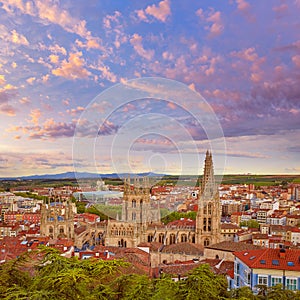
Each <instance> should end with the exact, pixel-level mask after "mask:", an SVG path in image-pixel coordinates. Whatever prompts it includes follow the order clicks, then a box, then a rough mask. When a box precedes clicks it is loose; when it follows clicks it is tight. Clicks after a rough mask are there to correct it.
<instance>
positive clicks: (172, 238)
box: [170, 233, 176, 245]
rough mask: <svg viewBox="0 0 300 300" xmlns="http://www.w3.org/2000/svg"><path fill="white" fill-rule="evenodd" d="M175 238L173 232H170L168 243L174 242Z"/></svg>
mask: <svg viewBox="0 0 300 300" xmlns="http://www.w3.org/2000/svg"><path fill="white" fill-rule="evenodd" d="M175 239H176V237H175V234H174V233H172V234H170V245H172V244H175Z"/></svg>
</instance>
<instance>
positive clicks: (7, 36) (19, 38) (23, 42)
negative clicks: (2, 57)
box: [0, 25, 29, 46]
mask: <svg viewBox="0 0 300 300" xmlns="http://www.w3.org/2000/svg"><path fill="white" fill-rule="evenodd" d="M0 33H1V39H3V40H4V41H6V42H9V43H12V44H15V45H18V46H28V45H29V42H28V40H27V38H26V37H25V36H24V35H22V34H21V33H18V32H17V31H16V30H15V29H13V30H11V31H9V30H8V28H6V27H5V26H4V25H0Z"/></svg>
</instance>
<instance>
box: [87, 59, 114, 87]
mask: <svg viewBox="0 0 300 300" xmlns="http://www.w3.org/2000/svg"><path fill="white" fill-rule="evenodd" d="M93 68H95V69H97V70H98V71H100V72H101V75H100V77H101V78H102V79H106V80H108V81H110V82H113V83H114V82H117V76H116V75H115V74H114V73H113V72H112V71H111V70H110V68H109V67H108V66H105V65H104V64H103V63H102V62H100V63H99V64H98V65H97V66H96V67H93Z"/></svg>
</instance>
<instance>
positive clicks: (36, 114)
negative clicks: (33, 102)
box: [28, 108, 42, 125]
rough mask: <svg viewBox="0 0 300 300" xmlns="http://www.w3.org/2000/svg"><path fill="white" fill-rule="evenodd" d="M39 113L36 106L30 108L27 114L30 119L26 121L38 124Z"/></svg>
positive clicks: (40, 113)
mask: <svg viewBox="0 0 300 300" xmlns="http://www.w3.org/2000/svg"><path fill="white" fill-rule="evenodd" d="M41 115H42V112H41V110H40V109H38V108H36V109H32V110H31V111H30V114H29V117H30V120H29V121H28V122H30V123H32V124H34V125H38V124H39V120H40V117H41Z"/></svg>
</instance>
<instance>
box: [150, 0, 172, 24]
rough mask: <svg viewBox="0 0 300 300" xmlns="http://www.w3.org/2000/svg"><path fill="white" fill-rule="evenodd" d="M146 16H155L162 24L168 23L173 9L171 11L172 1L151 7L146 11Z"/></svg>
mask: <svg viewBox="0 0 300 300" xmlns="http://www.w3.org/2000/svg"><path fill="white" fill-rule="evenodd" d="M145 12H146V14H148V15H150V16H153V17H154V18H156V19H157V20H159V21H161V22H166V20H167V18H168V16H169V15H170V14H171V9H170V1H169V0H164V1H161V2H159V4H158V6H155V5H154V4H153V5H149V6H148V7H147V8H146V9H145Z"/></svg>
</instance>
